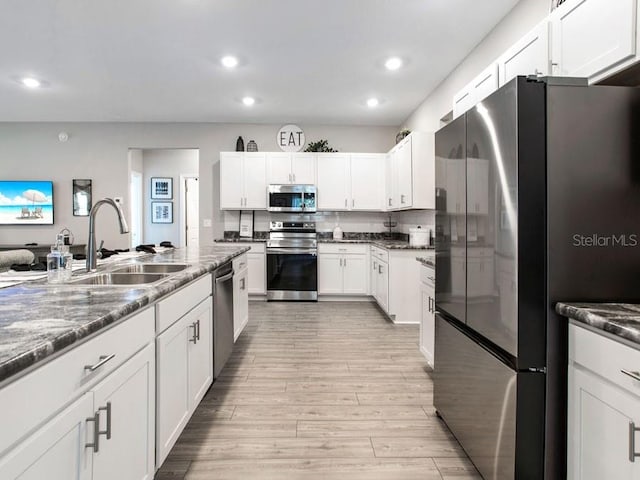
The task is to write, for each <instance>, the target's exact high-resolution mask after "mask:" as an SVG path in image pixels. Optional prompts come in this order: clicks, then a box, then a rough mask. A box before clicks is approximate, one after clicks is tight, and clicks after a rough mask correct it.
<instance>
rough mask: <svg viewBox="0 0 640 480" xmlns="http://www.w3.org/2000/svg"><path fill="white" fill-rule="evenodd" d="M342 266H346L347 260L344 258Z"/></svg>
mask: <svg viewBox="0 0 640 480" xmlns="http://www.w3.org/2000/svg"><path fill="white" fill-rule="evenodd" d="M344 266H345V267H346V266H347V259H346V258H345V259H344Z"/></svg>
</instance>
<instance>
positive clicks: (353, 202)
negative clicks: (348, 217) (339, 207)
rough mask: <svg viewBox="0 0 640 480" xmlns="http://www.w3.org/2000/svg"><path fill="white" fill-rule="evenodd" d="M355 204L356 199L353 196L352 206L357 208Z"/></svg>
mask: <svg viewBox="0 0 640 480" xmlns="http://www.w3.org/2000/svg"><path fill="white" fill-rule="evenodd" d="M355 206H356V199H355V198H352V199H351V208H355Z"/></svg>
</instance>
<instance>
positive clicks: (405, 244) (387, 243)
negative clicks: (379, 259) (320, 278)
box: [318, 238, 435, 250]
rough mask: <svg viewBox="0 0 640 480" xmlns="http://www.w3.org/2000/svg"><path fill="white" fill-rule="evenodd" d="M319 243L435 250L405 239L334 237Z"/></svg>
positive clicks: (321, 239)
mask: <svg viewBox="0 0 640 480" xmlns="http://www.w3.org/2000/svg"><path fill="white" fill-rule="evenodd" d="M318 243H368V244H370V245H375V246H376V247H380V248H385V249H387V250H433V249H434V248H435V247H433V246H428V245H425V246H424V247H414V246H411V245H409V241H404V240H382V239H380V240H374V239H343V240H334V239H333V238H320V239H318Z"/></svg>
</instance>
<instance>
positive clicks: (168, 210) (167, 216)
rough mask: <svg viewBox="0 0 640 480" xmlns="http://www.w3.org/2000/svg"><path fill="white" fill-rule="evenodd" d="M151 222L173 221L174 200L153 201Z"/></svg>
mask: <svg viewBox="0 0 640 480" xmlns="http://www.w3.org/2000/svg"><path fill="white" fill-rule="evenodd" d="M151 223H173V202H151Z"/></svg>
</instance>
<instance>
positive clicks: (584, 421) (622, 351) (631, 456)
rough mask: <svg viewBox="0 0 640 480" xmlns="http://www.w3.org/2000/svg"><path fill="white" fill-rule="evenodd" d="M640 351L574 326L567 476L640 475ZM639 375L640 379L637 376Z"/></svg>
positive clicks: (623, 479)
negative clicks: (639, 371) (627, 373)
mask: <svg viewBox="0 0 640 480" xmlns="http://www.w3.org/2000/svg"><path fill="white" fill-rule="evenodd" d="M622 370H626V371H628V372H630V373H631V375H636V376H638V370H640V351H638V350H636V349H634V348H631V347H628V346H626V345H623V344H621V343H619V342H617V341H615V340H612V339H609V338H607V337H605V336H602V335H600V334H597V333H594V332H592V331H589V330H587V329H586V328H582V327H580V326H576V325H573V324H570V325H569V378H568V383H569V388H568V425H567V426H568V428H567V433H568V438H567V455H568V462H567V478H568V479H570V480H578V479H580V480H601V479H604V478H611V479H614V478H615V479H616V480H627V479H628V480H631V479H638V478H640V432H638V431H637V429H638V428H640V381H638V380H636V379H634V378H632V377H630V376H629V375H626V374H624V373H623V372H622ZM638 378H640V377H638Z"/></svg>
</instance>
